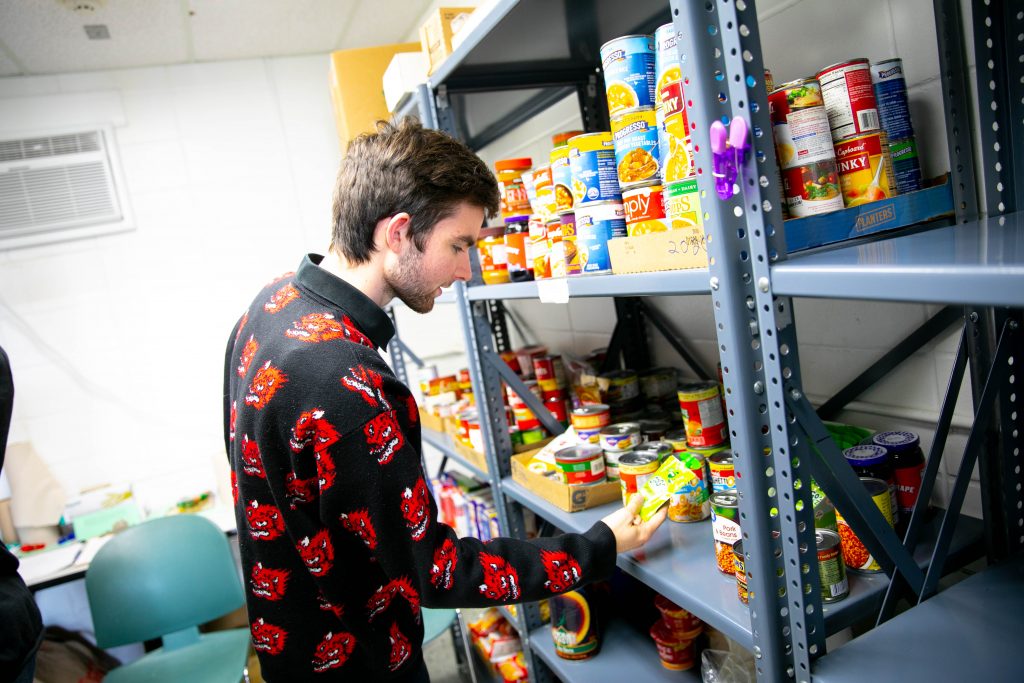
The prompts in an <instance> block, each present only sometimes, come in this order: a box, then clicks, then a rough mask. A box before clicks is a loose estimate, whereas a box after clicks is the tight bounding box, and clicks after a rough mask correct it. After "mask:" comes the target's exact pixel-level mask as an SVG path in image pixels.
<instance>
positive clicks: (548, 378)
mask: <svg viewBox="0 0 1024 683" xmlns="http://www.w3.org/2000/svg"><path fill="white" fill-rule="evenodd" d="M532 363H533V374H534V376H535V377H536V378H537V384H539V385H540V390H541V391H555V390H557V389H564V388H565V366H564V365H563V364H562V357H561V356H548V355H544V356H534V357H533V359H532Z"/></svg>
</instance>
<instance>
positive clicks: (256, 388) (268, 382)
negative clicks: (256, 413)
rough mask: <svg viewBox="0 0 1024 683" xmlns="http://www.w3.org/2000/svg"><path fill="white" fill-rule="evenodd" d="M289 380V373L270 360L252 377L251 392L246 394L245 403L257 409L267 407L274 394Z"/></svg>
mask: <svg viewBox="0 0 1024 683" xmlns="http://www.w3.org/2000/svg"><path fill="white" fill-rule="evenodd" d="M287 382H288V375H286V374H284V372H282V371H281V370H280V369H279V368H275V367H274V366H273V365H271V364H270V361H269V360H268V361H267V362H266V363H264V364H263V366H261V367H260V369H259V370H257V371H256V376H255V377H253V378H252V383H250V384H249V392H248V393H247V394H246V395H245V405H247V406H252V407H253V408H255V409H256V410H260V409H262V408H266V407H267V404H268V403H270V399H272V398H274V394H276V393H277V392H278V390H279V389H280V388H281V387H283V386H284V385H285V383H287Z"/></svg>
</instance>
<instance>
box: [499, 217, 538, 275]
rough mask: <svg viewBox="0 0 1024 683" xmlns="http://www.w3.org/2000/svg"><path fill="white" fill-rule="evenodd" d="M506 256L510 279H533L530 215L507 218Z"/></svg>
mask: <svg viewBox="0 0 1024 683" xmlns="http://www.w3.org/2000/svg"><path fill="white" fill-rule="evenodd" d="M505 258H506V260H507V261H508V277H509V280H511V281H512V282H525V281H528V280H532V279H533V255H532V254H531V253H530V217H529V216H512V217H510V218H506V219H505Z"/></svg>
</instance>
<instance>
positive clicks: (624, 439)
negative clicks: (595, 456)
mask: <svg viewBox="0 0 1024 683" xmlns="http://www.w3.org/2000/svg"><path fill="white" fill-rule="evenodd" d="M598 441H599V443H600V444H601V448H603V449H604V450H605V451H631V450H633V449H634V448H636V447H637V446H639V445H640V424H639V423H637V422H619V423H618V424H613V425H608V426H607V427H605V428H604V429H602V430H601V432H600V434H599V435H598Z"/></svg>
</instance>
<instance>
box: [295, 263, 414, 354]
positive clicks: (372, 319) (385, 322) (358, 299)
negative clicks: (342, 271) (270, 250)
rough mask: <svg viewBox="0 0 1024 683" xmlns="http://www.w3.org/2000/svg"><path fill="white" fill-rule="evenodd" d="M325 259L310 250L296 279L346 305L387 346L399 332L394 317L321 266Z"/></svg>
mask: <svg viewBox="0 0 1024 683" xmlns="http://www.w3.org/2000/svg"><path fill="white" fill-rule="evenodd" d="M323 260H324V257H323V256H321V255H320V254H306V256H305V257H304V258H303V259H302V263H300V264H299V269H298V270H297V271H295V282H296V283H297V284H298V285H299V286H301V287H305V288H306V289H308V290H309V291H311V292H313V293H314V294H316V295H317V296H319V297H321V298H323V299H326V300H327V301H329V302H330V303H332V304H334V305H335V306H337V307H338V308H340V309H342V310H343V311H344V312H345V313H346V314H347V315H348V317H350V318H351V319H352V322H354V323H355V324H356V327H358V328H359V330H360V331H361V332H363V334H365V335H366V336H367V337H369V338H370V341H372V342H373V343H374V344H375V345H376V346H377V348H380V349H383V348H384V347H385V346H387V345H388V342H390V341H391V338H392V337H393V336H395V326H394V324H393V323H392V322H391V318H389V317H388V314H387V313H385V312H384V310H383V309H382V308H381V307H380V306H378V305H377V304H375V303H374V302H373V300H371V299H370V297H368V296H366V295H365V294H363V293H362V292H360V291H359V290H358V289H356V288H355V287H353V286H352V285H350V284H349V283H347V282H345V281H344V280H342V279H341V278H340V277H338V276H337V275H334V274H333V273H329V272H327V271H326V270H324V269H323V268H320V262H321V261H323Z"/></svg>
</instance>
